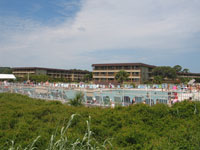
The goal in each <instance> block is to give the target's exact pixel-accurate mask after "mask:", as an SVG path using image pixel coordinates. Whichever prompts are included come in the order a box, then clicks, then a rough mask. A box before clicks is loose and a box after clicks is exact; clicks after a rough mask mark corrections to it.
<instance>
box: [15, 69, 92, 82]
mask: <svg viewBox="0 0 200 150" xmlns="http://www.w3.org/2000/svg"><path fill="white" fill-rule="evenodd" d="M12 70H13V74H14V75H15V76H16V77H18V78H23V77H25V76H27V75H48V76H50V77H52V78H54V79H55V78H63V79H67V80H68V81H72V82H73V81H82V80H83V78H84V76H85V75H86V74H88V73H89V71H82V70H75V69H74V70H64V69H52V68H39V67H18V68H12Z"/></svg>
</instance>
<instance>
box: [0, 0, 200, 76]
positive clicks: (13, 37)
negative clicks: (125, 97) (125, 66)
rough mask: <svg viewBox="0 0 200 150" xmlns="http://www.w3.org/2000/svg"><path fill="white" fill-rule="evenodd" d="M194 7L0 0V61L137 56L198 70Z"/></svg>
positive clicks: (57, 63)
mask: <svg viewBox="0 0 200 150" xmlns="http://www.w3.org/2000/svg"><path fill="white" fill-rule="evenodd" d="M199 8H200V1H199V0H176V1H174V0H140V1H139V0H0V66H9V67H49V68H60V69H74V68H76V69H87V70H92V67H91V64H96V63H138V62H140V63H146V64H151V65H156V66H175V65H181V66H182V67H183V68H189V70H190V71H191V72H196V73H200V67H199V64H200V9H199Z"/></svg>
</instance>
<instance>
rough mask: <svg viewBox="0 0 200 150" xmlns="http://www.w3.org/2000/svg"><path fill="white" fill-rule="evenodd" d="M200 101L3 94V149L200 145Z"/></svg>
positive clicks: (157, 149) (0, 145) (0, 146)
mask: <svg viewBox="0 0 200 150" xmlns="http://www.w3.org/2000/svg"><path fill="white" fill-rule="evenodd" d="M199 111H200V103H199V102H187V101H184V102H181V103H177V104H175V105H173V106H172V107H168V106H167V105H164V104H156V105H154V106H152V107H150V106H148V105H145V104H136V105H133V106H129V107H116V108H114V109H112V108H100V107H93V108H87V107H84V106H78V107H73V106H68V105H67V104H62V103H60V102H58V101H44V100H38V99H32V98H29V97H27V96H22V95H18V94H9V93H3V94H0V149H1V150H8V149H10V150H17V148H18V149H19V150H20V149H27V150H29V149H30V150H31V149H34V148H36V149H39V150H64V149H114V150H117V149H127V150H129V149H130V150H134V149H138V150H139V149H149V150H154V149H155V150H163V149H172V150H174V149H190V150H192V149H194V150H196V149H200V112H199Z"/></svg>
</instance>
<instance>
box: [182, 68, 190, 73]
mask: <svg viewBox="0 0 200 150" xmlns="http://www.w3.org/2000/svg"><path fill="white" fill-rule="evenodd" d="M182 72H183V73H189V72H190V70H189V69H187V68H185V69H183V71H182Z"/></svg>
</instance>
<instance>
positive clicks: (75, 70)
mask: <svg viewBox="0 0 200 150" xmlns="http://www.w3.org/2000/svg"><path fill="white" fill-rule="evenodd" d="M12 69H13V70H21V69H32V70H36V69H38V70H47V71H63V72H83V73H89V71H87V70H78V69H69V70H66V69H55V68H42V67H14V68H12Z"/></svg>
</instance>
